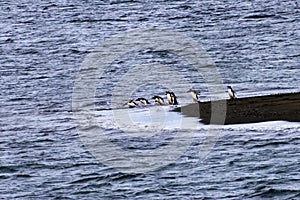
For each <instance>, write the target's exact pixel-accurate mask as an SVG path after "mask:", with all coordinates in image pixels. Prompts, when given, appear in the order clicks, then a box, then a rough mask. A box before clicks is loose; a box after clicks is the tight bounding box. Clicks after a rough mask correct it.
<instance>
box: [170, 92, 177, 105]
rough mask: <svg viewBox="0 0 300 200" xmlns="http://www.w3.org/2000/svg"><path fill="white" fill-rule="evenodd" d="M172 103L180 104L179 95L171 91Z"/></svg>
mask: <svg viewBox="0 0 300 200" xmlns="http://www.w3.org/2000/svg"><path fill="white" fill-rule="evenodd" d="M171 98H172V105H178V101H177V97H176V95H175V94H174V92H171Z"/></svg>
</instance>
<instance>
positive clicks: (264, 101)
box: [174, 92, 300, 124]
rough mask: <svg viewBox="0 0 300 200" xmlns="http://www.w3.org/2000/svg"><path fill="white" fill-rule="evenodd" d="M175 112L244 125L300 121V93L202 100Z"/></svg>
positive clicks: (202, 119)
mask: <svg viewBox="0 0 300 200" xmlns="http://www.w3.org/2000/svg"><path fill="white" fill-rule="evenodd" d="M212 105H213V107H212ZM212 108H213V110H214V111H213V112H212ZM174 111H177V112H182V114H183V115H186V116H190V117H199V118H200V119H201V122H202V123H205V124H241V123H255V122H264V121H274V120H284V121H290V122H300V92H299V93H290V94H276V95H267V96H257V97H246V98H239V99H235V100H221V101H209V102H199V103H194V104H189V105H186V106H182V107H180V108H176V109H174ZM212 113H213V117H212Z"/></svg>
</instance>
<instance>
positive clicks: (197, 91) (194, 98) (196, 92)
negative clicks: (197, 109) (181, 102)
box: [187, 89, 200, 103]
mask: <svg viewBox="0 0 300 200" xmlns="http://www.w3.org/2000/svg"><path fill="white" fill-rule="evenodd" d="M187 92H190V93H191V95H192V99H193V102H194V103H197V102H198V99H199V97H198V95H200V91H199V90H192V89H189V90H188V91H187Z"/></svg>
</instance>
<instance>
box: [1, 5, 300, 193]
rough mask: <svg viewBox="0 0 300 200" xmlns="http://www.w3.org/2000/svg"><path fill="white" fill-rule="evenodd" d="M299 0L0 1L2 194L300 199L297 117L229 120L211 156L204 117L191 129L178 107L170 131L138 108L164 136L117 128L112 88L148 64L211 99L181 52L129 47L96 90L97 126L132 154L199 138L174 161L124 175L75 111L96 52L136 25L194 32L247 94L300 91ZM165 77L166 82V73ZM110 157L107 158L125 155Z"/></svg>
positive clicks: (152, 89) (137, 118) (143, 124)
mask: <svg viewBox="0 0 300 200" xmlns="http://www.w3.org/2000/svg"><path fill="white" fill-rule="evenodd" d="M299 6H300V3H299V1H288V2H285V1H284V2H282V1H267V0H263V1H231V0H228V1H210V0H208V1H156V2H153V1H145V2H141V1H108V2H102V3H96V2H82V1H72V2H69V1H56V2H55V1H52V2H42V1H40V2H39V1H13V2H0V77H1V78H0V92H1V95H0V117H1V120H0V130H1V133H0V197H1V198H3V199H13V198H15V199H41V198H48V199H141V198H145V199H260V198H270V199H274V198H275V199H298V198H300V187H299V185H300V184H299V182H300V168H299V163H300V125H299V123H288V122H283V121H280V122H266V123H260V124H247V125H232V126H224V127H219V135H218V137H217V140H216V143H215V144H214V146H213V147H212V149H210V151H209V152H208V153H207V155H206V156H205V158H204V159H199V153H200V154H201V148H202V147H203V146H202V145H203V141H204V138H205V137H206V136H207V135H206V133H207V131H208V130H209V128H207V127H206V126H203V125H201V124H200V123H199V124H197V125H195V123H194V120H195V119H184V120H187V121H186V123H191V124H193V125H192V126H191V127H192V128H191V127H189V126H185V127H183V129H182V127H181V126H180V125H178V124H177V123H178V121H180V120H182V117H181V116H173V115H172V114H170V115H168V117H167V119H168V121H167V122H166V123H165V124H164V127H163V128H161V127H158V128H157V127H155V128H153V127H152V128H151V127H150V129H149V126H148V125H149V123H150V122H151V117H152V114H153V113H159V112H160V111H161V110H160V109H161V108H159V107H155V106H154V107H151V109H150V110H147V109H133V110H131V111H130V112H131V113H130V114H129V116H130V119H131V120H133V121H134V122H135V125H138V127H139V129H138V130H140V128H141V129H142V130H145V129H147V131H148V132H151V133H154V134H153V136H152V137H151V138H145V137H146V136H147V135H143V134H144V132H142V133H141V134H142V135H143V136H144V138H139V137H138V135H137V132H138V131H136V130H135V131H133V136H132V137H131V136H128V135H126V134H125V133H124V130H123V129H122V128H120V127H116V126H115V124H114V123H113V122H112V121H111V119H112V118H114V117H116V118H117V117H119V116H120V114H115V115H114V113H111V111H107V110H105V109H107V108H116V107H113V106H112V105H113V104H112V103H113V102H112V99H111V97H113V95H112V92H111V88H112V87H115V86H117V85H118V83H120V82H121V81H120V80H122V77H124V75H126V73H127V74H128V73H129V72H131V71H130V70H131V69H132V68H133V67H138V66H142V65H143V64H144V65H145V64H152V65H157V66H158V65H161V64H164V65H166V66H170V67H172V68H173V69H175V71H176V72H178V73H179V74H183V75H184V77H185V78H186V79H187V82H188V83H189V84H190V85H191V86H193V87H196V88H200V89H202V94H201V98H203V99H209V98H210V97H209V92H208V89H207V84H206V83H205V81H204V80H203V79H201V78H197V77H195V76H194V73H193V68H192V67H191V66H190V65H189V64H188V63H187V62H186V61H185V60H181V59H178V57H176V56H175V57H174V55H172V54H168V53H166V52H151V51H148V50H145V51H142V52H140V51H137V52H129V53H128V54H126V55H123V56H122V57H120V58H118V59H117V60H115V61H114V62H113V63H112V64H111V67H110V68H108V69H107V70H106V71H105V74H103V77H102V78H101V79H100V80H101V81H100V82H101V83H99V85H98V86H97V92H96V94H95V100H96V103H95V104H96V107H97V113H96V115H97V120H98V122H99V127H100V128H101V130H103V132H104V134H106V135H107V136H108V137H110V139H111V141H112V143H113V144H115V145H119V146H121V147H122V149H123V150H124V152H138V151H141V152H142V155H144V154H143V151H145V149H146V150H147V149H148V150H149V149H155V148H157V147H164V146H167V145H168V144H170V141H172V139H174V137H175V136H176V134H178V133H186V134H191V135H190V137H191V138H193V140H192V141H191V144H190V145H189V146H188V147H187V149H186V151H184V152H183V153H182V154H180V155H179V157H177V158H176V159H175V157H174V159H173V160H172V162H170V163H169V164H168V165H166V166H162V167H157V168H155V169H153V170H151V171H145V172H143V173H134V172H131V173H123V172H122V170H120V169H119V168H116V167H114V166H112V165H107V164H106V163H104V162H102V160H99V159H97V156H95V154H93V153H92V152H91V151H90V149H89V148H88V145H87V144H86V143H85V140H84V138H83V137H82V135H81V134H79V132H78V126H77V125H78V124H77V123H76V121H75V119H74V115H73V114H74V112H70V111H72V97H73V96H72V95H73V89H74V85H75V82H76V78H78V75H79V74H80V73H81V71H80V67H81V66H82V63H83V61H84V59H85V58H86V56H88V55H89V53H90V52H92V51H93V50H94V48H96V47H97V46H98V45H99V44H102V43H103V42H104V41H105V40H107V39H109V38H110V37H111V36H113V35H117V34H122V33H124V31H126V30H130V29H142V28H143V29H147V28H148V29H154V28H155V29H168V30H171V31H173V32H178V33H180V34H183V35H185V36H186V37H188V38H192V39H193V40H194V41H196V42H197V43H198V44H199V46H201V47H202V48H203V49H204V50H206V51H207V52H208V54H209V55H210V56H211V58H212V59H213V61H214V62H215V65H216V68H217V70H218V72H219V74H220V76H221V78H222V81H223V82H224V85H226V84H230V85H231V86H232V87H233V88H234V89H235V90H236V92H237V95H238V96H239V97H241V96H256V95H264V94H274V93H287V92H295V91H299V90H300V89H299V85H300V79H299V72H300V66H299V64H300V54H299V52H300V49H299V47H300V40H299V36H300V32H299V27H300V17H299V16H300V7H299ZM183 48H184V47H183ZM164 69H167V68H164ZM149 71H151V70H149ZM173 71H174V70H173ZM139 73H140V71H139ZM159 73H161V75H162V77H164V78H165V77H166V74H167V75H168V70H166V71H161V72H159ZM146 77H149V76H145V77H139V80H143V79H146ZM150 77H151V76H150ZM153 77H157V75H155V74H154V75H153ZM167 78H168V79H171V80H172V79H174V78H175V76H174V74H173V75H172V76H169V77H167ZM77 80H78V79H77ZM130 80H131V81H132V82H133V84H134V83H140V82H138V80H135V79H130ZM134 81H136V82H134ZM177 84H178V83H177ZM120 85H121V86H124V85H122V82H121V84H120ZM178 85H179V86H178V87H179V88H184V89H186V90H187V89H188V88H185V87H186V86H187V85H185V84H178ZM121 86H120V88H122V87H121ZM165 89H166V86H164V85H159V84H158V85H157V84H154V83H151V84H149V85H142V84H140V85H137V86H136V88H135V90H134V91H132V94H131V95H132V96H133V97H137V96H139V95H141V96H145V97H147V98H149V97H150V96H151V95H152V94H153V95H154V94H159V95H163V93H162V91H164V90H165ZM172 89H174V90H175V91H176V89H178V88H177V87H176V86H175V85H174V88H172ZM178 90H179V89H178ZM177 95H178V98H179V102H180V104H182V105H185V104H187V103H190V102H191V99H190V96H189V94H186V93H180V92H177ZM120 107H122V106H120ZM118 108H119V107H118ZM152 108H153V109H152ZM164 109H168V108H164ZM120 110H121V111H122V110H126V111H127V109H120ZM162 119H165V117H163V118H162ZM152 120H154V121H155V120H157V121H159V120H160V119H155V118H154V119H153V118H152ZM149 121H150V122H149ZM152 122H153V121H152ZM173 122H174V123H173ZM131 127H132V126H128V127H125V128H128V129H130V128H131ZM123 128H124V127H123ZM185 139H186V138H185ZM179 141H180V142H183V141H184V140H182V141H181V140H179ZM99 144H100V143H99ZM100 146H101V145H100ZM110 153H111V152H110ZM110 153H109V152H108V154H107V158H108V160H109V159H110V160H111V161H113V160H114V159H115V160H117V158H115V157H113V155H114V154H110ZM172 153H173V152H169V153H168V154H165V155H164V156H165V159H166V160H167V158H168V157H172V155H173V154H172ZM157 158H161V154H158V156H157ZM163 161H164V160H162V162H163ZM149 162H150V161H149ZM144 164H145V163H144ZM146 164H147V163H146ZM120 167H121V168H122V166H120ZM130 169H133V168H130Z"/></svg>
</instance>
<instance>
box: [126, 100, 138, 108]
mask: <svg viewBox="0 0 300 200" xmlns="http://www.w3.org/2000/svg"><path fill="white" fill-rule="evenodd" d="M125 105H128V107H129V108H135V107H137V104H136V103H135V102H134V100H133V99H132V100H130V101H128V102H127V103H126V104H125Z"/></svg>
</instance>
